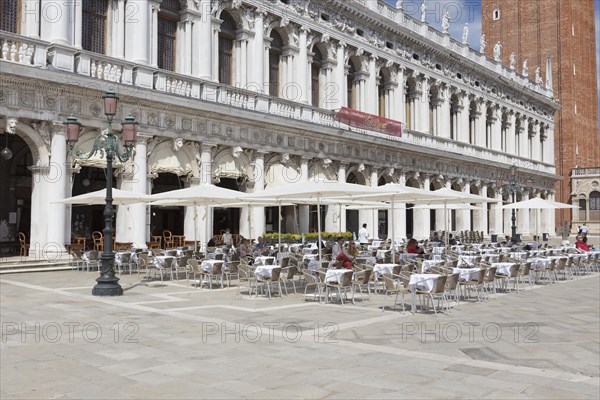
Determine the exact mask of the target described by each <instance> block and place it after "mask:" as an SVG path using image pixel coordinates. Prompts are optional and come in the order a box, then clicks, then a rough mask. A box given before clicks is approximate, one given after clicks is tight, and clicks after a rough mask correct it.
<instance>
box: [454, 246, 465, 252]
mask: <svg viewBox="0 0 600 400" xmlns="http://www.w3.org/2000/svg"><path fill="white" fill-rule="evenodd" d="M464 248H465V246H463V245H460V244H455V245H453V246H452V250H455V251H456V252H457V253H458V254H460V253H461V252H462V251H463V249H464Z"/></svg>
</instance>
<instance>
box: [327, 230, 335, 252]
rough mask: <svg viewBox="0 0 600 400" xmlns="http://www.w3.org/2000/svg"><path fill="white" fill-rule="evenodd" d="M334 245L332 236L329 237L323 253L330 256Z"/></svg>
mask: <svg viewBox="0 0 600 400" xmlns="http://www.w3.org/2000/svg"><path fill="white" fill-rule="evenodd" d="M335 244H336V242H334V241H333V236H331V235H329V236H328V237H327V240H326V241H325V253H327V254H331V252H332V250H333V246H334V245H335Z"/></svg>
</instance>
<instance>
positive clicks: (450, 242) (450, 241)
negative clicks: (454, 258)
mask: <svg viewBox="0 0 600 400" xmlns="http://www.w3.org/2000/svg"><path fill="white" fill-rule="evenodd" d="M448 244H449V245H450V246H455V245H457V244H458V242H457V241H456V239H454V236H453V235H452V234H450V235H448Z"/></svg>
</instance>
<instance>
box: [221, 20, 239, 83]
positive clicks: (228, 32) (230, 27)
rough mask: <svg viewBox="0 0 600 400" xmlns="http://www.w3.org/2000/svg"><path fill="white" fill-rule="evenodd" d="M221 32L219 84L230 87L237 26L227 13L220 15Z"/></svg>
mask: <svg viewBox="0 0 600 400" xmlns="http://www.w3.org/2000/svg"><path fill="white" fill-rule="evenodd" d="M221 20H222V21H223V22H222V23H221V30H220V31H219V82H221V83H224V84H226V85H231V84H232V82H233V57H234V56H235V55H234V53H233V42H234V41H235V32H236V31H237V24H236V22H235V20H234V19H233V17H232V16H231V14H229V12H227V11H223V12H222V13H221Z"/></svg>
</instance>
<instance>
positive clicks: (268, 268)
mask: <svg viewBox="0 0 600 400" xmlns="http://www.w3.org/2000/svg"><path fill="white" fill-rule="evenodd" d="M275 268H279V266H277V265H260V266H258V267H256V269H255V270H254V276H256V278H258V279H261V278H270V277H271V273H272V272H273V269H275Z"/></svg>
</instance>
